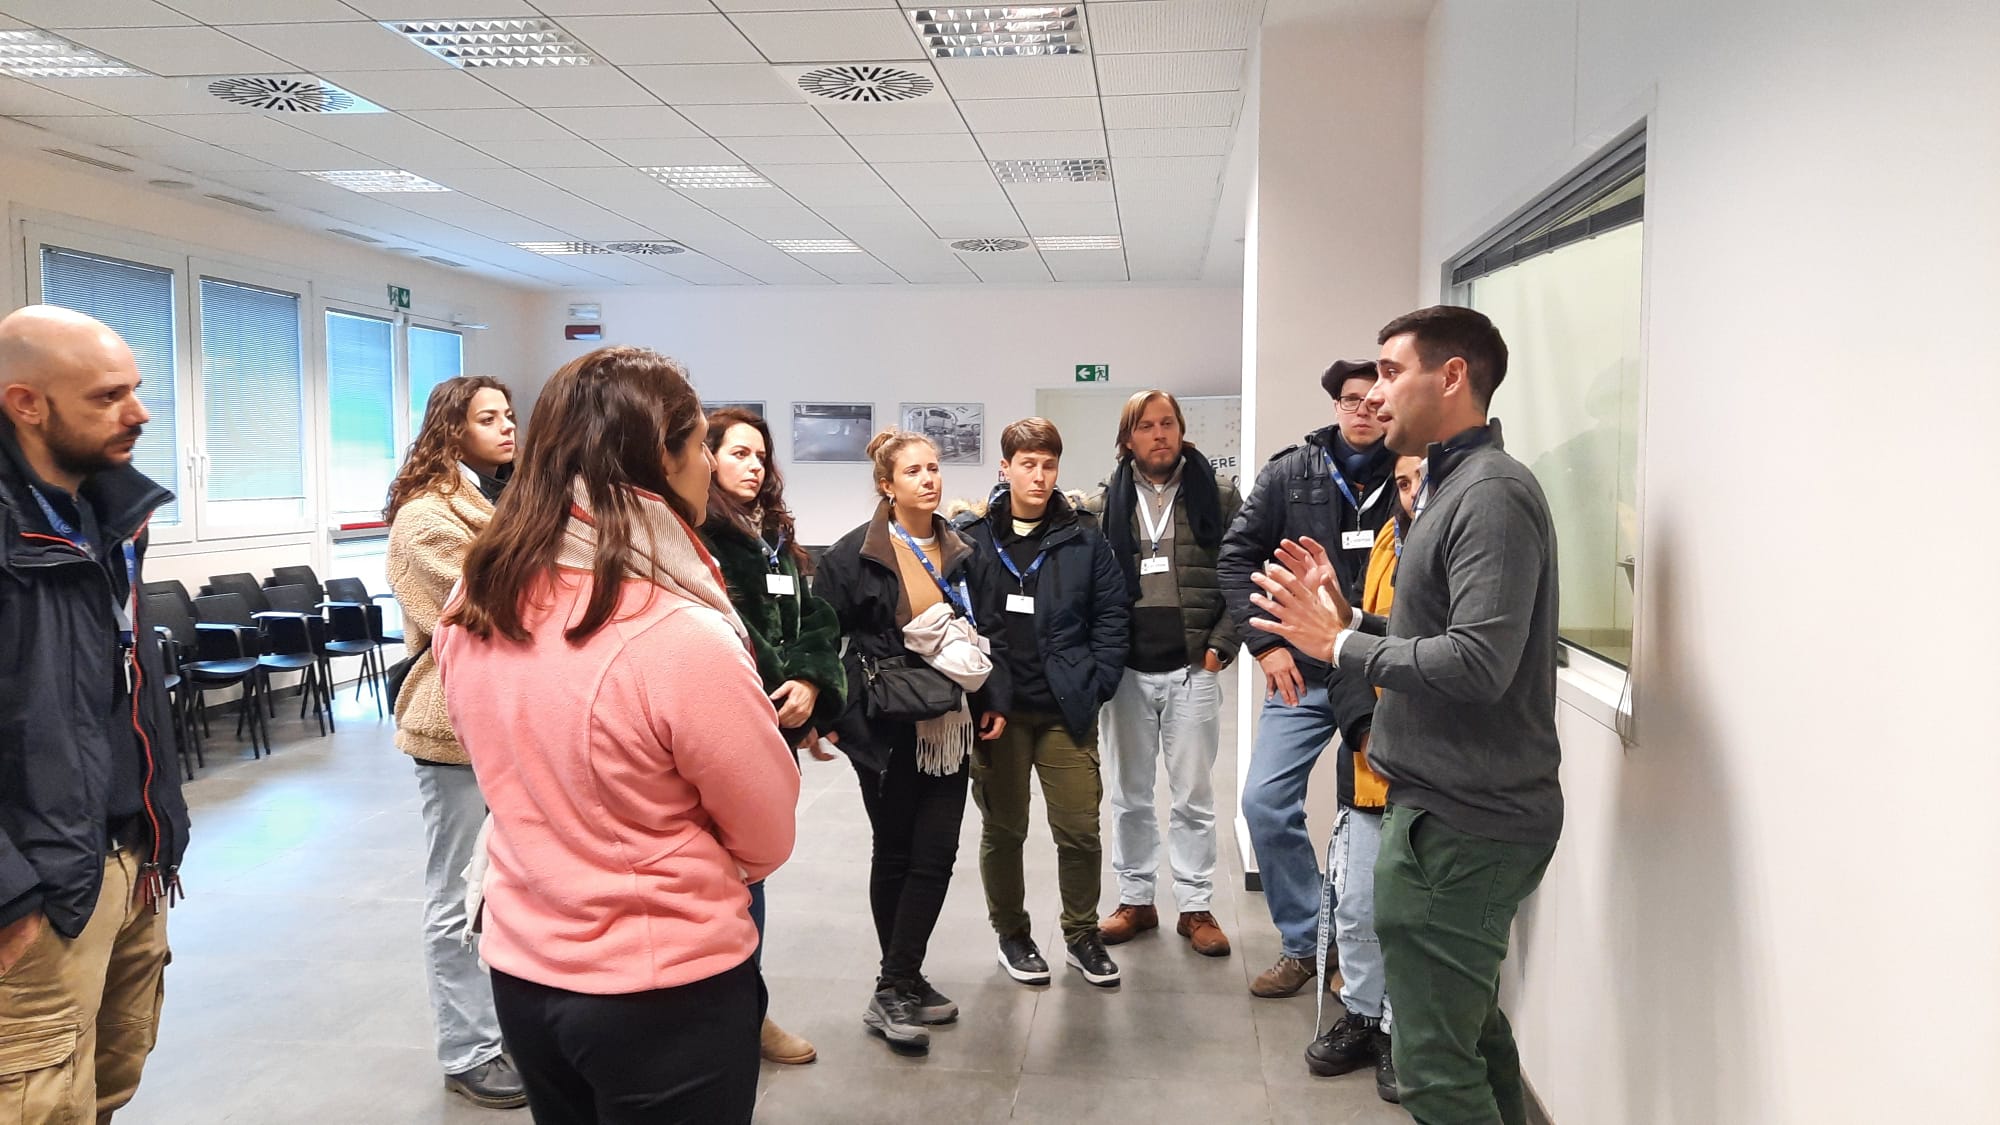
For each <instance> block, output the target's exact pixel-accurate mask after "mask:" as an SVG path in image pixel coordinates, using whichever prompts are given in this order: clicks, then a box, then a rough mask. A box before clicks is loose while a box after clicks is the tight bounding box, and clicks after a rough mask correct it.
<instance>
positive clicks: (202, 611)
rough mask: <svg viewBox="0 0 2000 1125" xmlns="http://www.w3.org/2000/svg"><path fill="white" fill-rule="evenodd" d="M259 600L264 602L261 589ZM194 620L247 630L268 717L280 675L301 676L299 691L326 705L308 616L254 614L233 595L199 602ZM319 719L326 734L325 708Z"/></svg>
mask: <svg viewBox="0 0 2000 1125" xmlns="http://www.w3.org/2000/svg"><path fill="white" fill-rule="evenodd" d="M258 599H259V600H260V601H261V600H264V596H263V591H262V589H261V588H260V589H259V590H258ZM194 616H195V620H196V621H197V622H198V623H201V624H205V625H234V626H236V627H237V628H239V629H242V630H246V636H247V638H248V643H249V644H250V645H252V646H253V652H254V655H255V656H256V657H257V679H258V691H259V692H261V693H262V694H263V697H264V707H265V710H266V712H267V713H268V714H275V713H276V712H277V706H276V704H275V703H274V702H273V701H272V695H271V676H272V674H273V673H277V672H297V673H300V674H301V676H302V677H303V679H301V680H300V682H299V690H300V691H301V692H303V693H305V694H306V695H308V696H310V697H311V698H312V699H313V700H315V701H317V702H321V703H324V700H325V693H324V692H323V691H322V690H321V689H320V686H319V658H318V657H316V656H314V655H313V647H312V635H311V631H310V628H309V626H308V622H307V618H306V615H305V614H302V613H282V612H274V611H272V610H269V609H264V610H258V611H255V612H252V611H251V609H250V607H249V605H248V604H246V603H245V602H244V600H243V595H241V594H236V593H230V594H209V595H207V596H205V597H199V598H196V599H195V600H194ZM301 717H303V716H301ZM318 718H319V732H320V733H321V734H325V733H326V716H325V711H324V708H323V707H322V709H321V711H320V712H319V713H318Z"/></svg>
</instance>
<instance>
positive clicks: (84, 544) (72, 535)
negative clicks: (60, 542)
mask: <svg viewBox="0 0 2000 1125" xmlns="http://www.w3.org/2000/svg"><path fill="white" fill-rule="evenodd" d="M28 491H29V492H32V493H34V494H35V503H37V504H40V505H41V506H42V515H44V516H47V517H48V520H49V527H50V528H51V529H52V530H54V531H55V533H56V534H57V535H60V536H62V537H63V538H64V539H67V540H69V541H70V542H72V543H74V544H76V546H77V547H78V549H80V550H81V551H82V552H83V553H84V554H86V555H89V556H91V557H92V558H96V557H97V552H96V551H93V550H91V547H90V540H88V539H85V538H84V537H83V533H82V532H80V531H78V530H77V529H76V528H74V527H71V526H70V523H69V521H68V520H66V519H64V518H62V516H60V515H58V514H56V509H55V506H54V505H52V504H50V503H49V498H48V497H46V496H44V495H42V490H41V489H39V488H36V487H34V486H33V485H30V486H28Z"/></svg>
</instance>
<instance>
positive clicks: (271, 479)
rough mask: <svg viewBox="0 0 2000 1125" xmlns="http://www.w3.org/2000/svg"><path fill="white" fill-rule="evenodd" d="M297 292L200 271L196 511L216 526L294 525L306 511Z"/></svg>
mask: <svg viewBox="0 0 2000 1125" xmlns="http://www.w3.org/2000/svg"><path fill="white" fill-rule="evenodd" d="M299 307H300V303H299V297H298V295H297V294H293V293H281V292H278V291H275V290H271V289H260V288H257V287H255V286H251V285H244V284H240V283H238V282H233V281H222V280H218V279H216V278H212V277H204V278H202V279H201V379H202V430H203V441H202V447H203V449H204V451H205V452H206V454H207V456H208V470H207V472H206V474H205V480H204V485H205V489H204V492H205V495H204V497H203V500H204V508H203V514H204V516H205V517H206V518H207V520H208V521H210V522H212V523H214V524H215V525H216V526H228V527H269V528H271V529H272V530H281V529H285V528H289V527H295V526H296V525H298V524H299V523H300V522H301V521H303V520H304V519H305V517H306V515H307V512H306V448H305V446H306V443H305V363H304V345H303V343H302V341H301V339H300V336H301V332H300V321H299Z"/></svg>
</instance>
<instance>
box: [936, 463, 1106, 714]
mask: <svg viewBox="0 0 2000 1125" xmlns="http://www.w3.org/2000/svg"><path fill="white" fill-rule="evenodd" d="M1042 518H1043V522H1044V527H1043V531H1042V540H1041V544H1040V549H1041V552H1042V553H1043V555H1044V559H1043V562H1042V567H1041V569H1040V570H1039V571H1037V572H1036V573H1035V575H1034V576H1033V577H1032V578H1031V579H1030V580H1029V581H1030V583H1031V584H1030V585H1029V587H1028V590H1029V592H1030V594H1031V595H1032V596H1033V597H1034V599H1035V636H1036V638H1037V639H1038V641H1039V644H1038V646H1037V647H1038V648H1039V650H1040V652H1041V658H1042V661H1041V669H1042V674H1043V675H1044V676H1045V677H1047V679H1048V684H1049V690H1050V691H1051V692H1052V693H1054V695H1055V699H1056V706H1057V707H1058V708H1060V709H1061V711H1062V716H1063V722H1064V723H1065V724H1066V725H1067V726H1068V727H1069V729H1070V731H1071V733H1073V734H1075V735H1076V736H1077V737H1078V738H1085V737H1087V736H1088V735H1089V734H1090V731H1091V729H1092V728H1093V727H1095V726H1096V725H1097V709H1098V708H1099V707H1101V706H1103V705H1104V704H1106V703H1109V702H1111V697H1112V696H1113V695H1115V694H1117V692H1118V682H1119V680H1120V679H1122V678H1123V677H1124V675H1125V646H1126V644H1127V642H1128V640H1129V638H1130V631H1131V630H1130V619H1131V601H1132V599H1131V596H1130V595H1129V594H1127V593H1126V592H1125V574H1124V568H1122V567H1120V566H1119V565H1118V556H1117V555H1115V554H1113V553H1112V551H1111V544H1110V543H1108V542H1106V541H1105V539H1104V536H1103V535H1102V534H1100V533H1099V532H1098V530H1097V519H1096V517H1095V516H1092V515H1090V514H1089V513H1088V512H1079V511H1077V510H1076V508H1074V507H1072V506H1071V504H1070V502H1069V498H1068V497H1066V496H1064V495H1063V494H1062V493H1060V492H1058V493H1055V494H1054V495H1052V496H1050V497H1049V508H1048V513H1047V514H1046V515H1044V516H1043V517H1042ZM1012 519H1013V506H1012V497H1011V495H1010V494H1009V492H1008V488H1007V486H1006V485H1004V484H1003V485H1001V486H1000V487H999V488H996V489H994V490H993V498H992V499H991V500H989V501H988V502H987V506H986V515H985V516H984V517H983V518H980V517H975V516H972V515H971V514H970V513H968V514H967V516H966V517H962V518H961V519H960V521H959V524H958V526H959V527H960V528H962V529H963V530H964V531H965V533H966V534H967V535H968V536H970V537H971V539H972V541H973V542H974V543H975V544H977V545H978V547H979V549H980V551H982V552H984V553H987V554H989V555H990V556H991V557H992V558H993V559H994V561H995V563H996V565H998V566H999V567H1000V569H1001V571H1002V578H1001V581H1002V583H1003V584H1004V585H1003V591H1004V592H1005V593H1009V594H1012V593H1018V592H1020V589H1021V585H1020V583H1019V582H1018V581H1016V580H1015V578H1014V575H1013V573H1012V572H1010V571H1007V569H1006V563H1004V562H1000V561H999V559H1000V553H1001V552H1002V551H1004V550H1006V544H1007V543H1008V542H1009V541H1010V540H1011V539H1012V538H1013V536H1012V527H1011V522H1012ZM1011 656H1012V658H1013V659H1014V660H1015V661H1016V662H1017V664H1018V663H1019V662H1021V661H1023V660H1029V659H1033V657H1034V654H1033V653H1021V652H1015V653H1012V654H1011Z"/></svg>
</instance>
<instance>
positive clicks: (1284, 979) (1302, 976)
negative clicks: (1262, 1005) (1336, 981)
mask: <svg viewBox="0 0 2000 1125" xmlns="http://www.w3.org/2000/svg"><path fill="white" fill-rule="evenodd" d="M1312 979H1313V967H1312V966H1311V965H1308V964H1306V963H1305V962H1304V961H1301V960H1300V959H1298V958H1297V957H1280V958H1278V963H1277V964H1275V965H1273V966H1271V967H1270V968H1268V969H1265V970H1264V971H1263V972H1262V973H1259V974H1258V976H1257V979H1256V980H1253V981H1251V982H1250V995H1252V996H1261V997H1263V998H1264V999H1266V1000H1276V999H1278V998H1280V997H1284V996H1296V995H1298V992H1299V989H1301V988H1304V987H1305V986H1306V985H1308V984H1310V983H1312Z"/></svg>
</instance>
